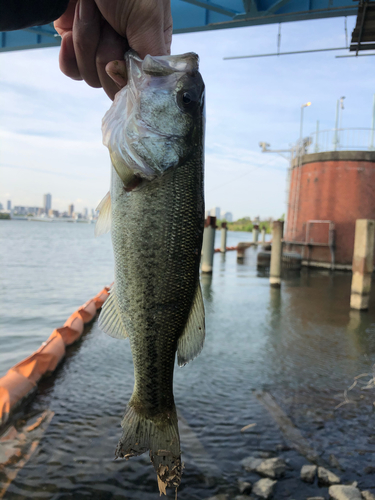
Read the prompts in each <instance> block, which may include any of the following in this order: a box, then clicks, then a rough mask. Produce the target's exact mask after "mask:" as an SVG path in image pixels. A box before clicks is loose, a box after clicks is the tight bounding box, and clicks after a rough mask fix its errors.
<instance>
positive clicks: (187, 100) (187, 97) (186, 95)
mask: <svg viewBox="0 0 375 500" xmlns="http://www.w3.org/2000/svg"><path fill="white" fill-rule="evenodd" d="M182 101H183V102H184V104H190V103H191V101H192V98H191V96H190V94H189V92H184V94H183V96H182Z"/></svg>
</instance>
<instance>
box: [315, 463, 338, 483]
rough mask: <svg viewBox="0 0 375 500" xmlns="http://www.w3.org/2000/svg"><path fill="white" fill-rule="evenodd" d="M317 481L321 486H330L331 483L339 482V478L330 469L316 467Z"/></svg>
mask: <svg viewBox="0 0 375 500" xmlns="http://www.w3.org/2000/svg"><path fill="white" fill-rule="evenodd" d="M318 482H319V484H320V485H322V486H330V485H331V484H339V482H340V478H339V477H338V476H336V474H334V473H333V472H331V471H330V470H328V469H325V468H324V467H318Z"/></svg>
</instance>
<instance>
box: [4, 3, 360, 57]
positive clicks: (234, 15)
mask: <svg viewBox="0 0 375 500" xmlns="http://www.w3.org/2000/svg"><path fill="white" fill-rule="evenodd" d="M365 3H368V2H365ZM171 5H172V15H173V22H174V30H173V31H174V33H189V32H194V31H208V30H217V29H227V28H236V27H243V26H257V25H262V24H272V23H285V22H291V21H305V20H310V19H323V18H328V17H340V16H352V15H356V14H357V11H358V2H356V1H353V0H215V2H211V1H209V0H171ZM0 42H1V43H0V52H4V51H10V50H24V49H33V48H38V47H53V46H58V45H60V37H59V36H58V35H57V33H56V31H55V30H54V28H53V25H52V24H51V25H44V26H37V27H32V28H28V29H24V30H18V31H12V32H1V36H0Z"/></svg>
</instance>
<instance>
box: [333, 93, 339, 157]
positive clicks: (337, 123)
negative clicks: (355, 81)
mask: <svg viewBox="0 0 375 500" xmlns="http://www.w3.org/2000/svg"><path fill="white" fill-rule="evenodd" d="M339 114H340V99H337V104H336V122H335V135H334V139H333V145H334V146H333V150H334V151H337V143H338V136H337V129H338V128H339Z"/></svg>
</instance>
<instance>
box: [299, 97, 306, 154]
mask: <svg viewBox="0 0 375 500" xmlns="http://www.w3.org/2000/svg"><path fill="white" fill-rule="evenodd" d="M304 107H305V106H301V121H300V124H299V146H300V148H302V136H303V109H304Z"/></svg>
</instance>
